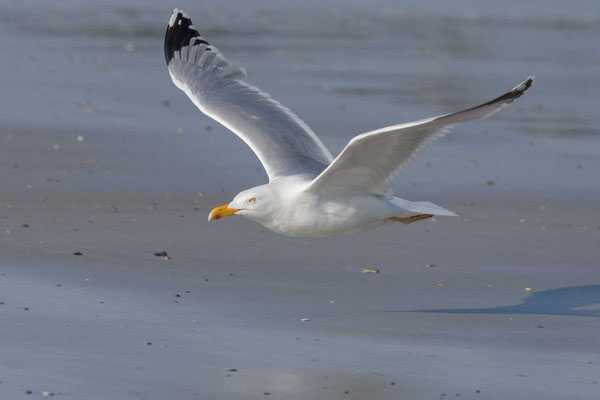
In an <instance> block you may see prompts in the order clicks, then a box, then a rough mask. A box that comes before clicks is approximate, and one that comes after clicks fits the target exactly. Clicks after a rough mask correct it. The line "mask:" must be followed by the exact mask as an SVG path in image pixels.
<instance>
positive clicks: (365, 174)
mask: <svg viewBox="0 0 600 400" xmlns="http://www.w3.org/2000/svg"><path fill="white" fill-rule="evenodd" d="M533 80H534V78H533V76H530V77H529V78H527V80H526V81H524V82H522V83H520V84H519V85H517V86H516V87H515V88H513V89H512V90H511V91H509V92H507V93H505V94H503V95H502V96H500V97H497V98H495V99H494V100H491V101H489V102H487V103H484V104H481V105H479V106H476V107H473V108H469V109H467V110H464V111H460V112H457V113H454V114H446V115H441V116H438V117H433V118H427V119H423V120H420V121H415V122H409V123H404V124H400V125H394V126H389V127H386V128H382V129H378V130H375V131H372V132H367V133H363V134H361V135H358V136H356V137H354V138H353V139H352V140H351V141H350V142H349V143H348V144H347V145H346V147H345V148H344V150H342V152H341V153H340V154H339V155H338V156H337V157H336V158H335V160H334V161H333V162H332V163H331V164H330V165H329V167H327V169H325V171H323V172H322V173H321V174H320V175H319V176H318V177H316V178H315V179H314V180H313V181H312V182H311V183H310V184H309V185H308V187H307V190H312V191H317V190H327V191H338V192H352V193H365V192H366V193H373V194H380V195H385V194H388V192H389V182H390V180H391V179H392V178H393V176H394V175H395V174H396V173H397V172H399V171H400V170H401V169H402V168H403V167H404V166H405V165H406V164H408V162H410V161H411V160H412V158H414V156H415V155H416V154H417V153H418V152H419V151H420V150H422V149H423V148H425V147H426V146H427V145H428V144H429V143H431V142H432V141H434V140H435V139H437V138H439V137H441V136H443V135H444V134H445V133H447V132H448V131H450V130H451V129H452V128H453V127H454V126H455V125H456V124H458V123H461V122H467V121H472V120H478V119H482V118H486V117H489V116H490V115H492V114H495V113H497V112H498V111H500V110H502V109H503V108H504V107H506V106H507V105H508V104H510V103H512V102H513V101H514V100H515V99H517V98H519V97H521V96H522V95H523V93H525V91H526V90H527V89H529V88H530V87H531V85H532V84H533Z"/></svg>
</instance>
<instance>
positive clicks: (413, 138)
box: [164, 9, 534, 237]
mask: <svg viewBox="0 0 600 400" xmlns="http://www.w3.org/2000/svg"><path fill="white" fill-rule="evenodd" d="M164 50H165V58H166V61H167V66H168V69H169V74H170V76H171V79H172V80H173V83H174V84H175V86H177V87H178V88H179V89H181V90H182V91H183V92H185V94H186V95H187V96H188V97H189V98H190V100H192V102H193V103H194V104H195V105H196V106H197V107H198V108H199V109H200V111H202V112H203V113H204V114H206V115H207V116H209V117H211V118H212V119H214V120H215V121H217V122H219V123H220V124H222V125H224V126H225V127H226V128H228V129H229V130H231V131H232V132H233V133H235V134H236V135H237V136H239V138H240V139H242V140H243V141H244V142H245V143H246V144H247V145H248V146H249V147H250V148H251V149H252V151H254V153H255V154H256V156H257V157H258V159H259V160H260V162H261V163H262V165H263V167H264V169H265V170H266V173H267V175H268V178H269V183H267V184H265V185H261V186H256V187H253V188H251V189H248V190H244V191H242V192H240V193H239V194H238V195H236V196H235V197H234V199H233V200H232V201H231V202H230V203H228V204H225V205H224V206H221V207H217V208H215V209H213V210H212V211H211V212H210V215H209V216H208V220H209V221H210V220H212V219H215V220H216V219H220V218H223V217H226V216H230V215H234V214H235V215H240V216H242V217H245V218H248V219H250V220H252V221H255V222H258V223H260V224H262V225H264V226H265V227H267V228H268V229H270V230H272V231H274V232H276V233H279V234H282V235H286V236H292V237H329V236H338V235H347V234H353V233H358V232H361V231H364V230H366V229H371V228H375V227H378V226H382V225H386V224H389V223H393V222H401V223H404V224H410V223H413V222H416V221H421V220H424V219H427V218H431V217H433V216H434V215H439V216H456V214H455V213H453V212H452V211H449V210H446V209H444V208H442V207H440V206H438V205H435V204H433V203H431V202H429V201H419V202H413V201H408V200H404V199H401V198H399V197H395V196H394V194H393V192H392V190H391V189H390V181H391V180H392V178H393V177H394V176H395V175H396V174H397V173H398V172H399V171H400V170H401V169H402V168H403V167H404V166H406V164H407V163H408V162H409V161H411V160H412V159H413V158H414V156H415V154H416V153H417V152H419V151H420V150H422V149H423V148H424V147H425V146H427V145H428V144H429V143H431V142H432V141H433V140H435V139H437V138H439V137H441V136H443V135H444V134H445V133H447V132H448V131H449V130H450V129H451V128H453V127H454V126H455V125H456V124H458V123H460V122H467V121H472V120H478V119H483V118H486V117H489V116H490V115H492V114H495V113H496V112H498V111H500V110H501V109H503V108H504V107H506V106H507V105H508V104H510V103H512V102H513V101H514V100H515V99H517V98H519V97H521V95H523V93H525V91H526V90H527V89H529V88H530V87H531V85H532V84H533V80H534V77H533V76H530V77H529V78H527V80H525V81H524V82H522V83H520V84H519V85H517V86H516V87H515V88H514V89H512V90H510V91H509V92H507V93H505V94H503V95H502V96H500V97H497V98H495V99H494V100H491V101H488V102H487V103H483V104H481V105H478V106H476V107H472V108H469V109H466V110H463V111H460V112H456V113H453V114H445V115H441V116H437V117H433V118H426V119H422V120H419V121H414V122H408V123H403V124H399V125H394V126H388V127H385V128H381V129H377V130H374V131H371V132H366V133H363V134H360V135H358V136H356V137H354V138H352V140H350V142H349V143H348V144H347V145H346V147H345V148H344V149H343V150H342V152H341V153H340V154H339V155H338V156H337V157H335V159H334V158H333V157H332V155H331V153H330V152H329V150H327V148H326V147H325V145H323V143H322V142H321V140H320V139H319V138H318V137H317V135H315V133H314V132H313V131H312V130H311V129H310V128H309V127H308V125H306V124H305V123H304V122H303V121H302V120H301V119H300V118H298V117H297V116H296V114H294V113H293V112H292V111H290V110H289V109H288V108H286V107H285V106H283V105H282V104H281V103H279V102H277V101H275V100H274V99H272V98H271V96H270V95H268V94H267V93H265V92H263V91H262V90H260V89H259V88H257V87H255V86H252V85H250V84H248V83H247V82H246V71H245V70H244V69H243V68H239V67H236V66H234V65H232V64H231V62H229V61H228V60H227V59H226V58H225V57H224V56H223V55H222V54H221V52H220V51H219V49H217V47H215V46H213V45H211V44H209V43H208V42H207V41H206V39H205V38H204V37H203V36H201V35H200V33H198V31H197V30H196V28H195V27H194V25H192V21H191V19H190V17H189V16H188V15H187V14H186V13H185V12H183V11H182V10H179V9H175V10H174V11H173V14H172V15H171V18H170V20H169V24H168V26H167V31H166V34H165V44H164Z"/></svg>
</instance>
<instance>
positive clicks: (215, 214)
mask: <svg viewBox="0 0 600 400" xmlns="http://www.w3.org/2000/svg"><path fill="white" fill-rule="evenodd" d="M238 211H240V209H239V208H229V204H225V205H224V206H221V207H217V208H215V209H213V210H212V211H211V212H210V214H208V220H209V221H210V220H211V219H219V218H223V217H227V216H229V215H233V214H235V213H236V212H238Z"/></svg>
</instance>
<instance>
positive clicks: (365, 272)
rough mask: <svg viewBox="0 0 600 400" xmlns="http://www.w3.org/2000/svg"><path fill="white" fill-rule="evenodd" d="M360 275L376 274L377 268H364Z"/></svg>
mask: <svg viewBox="0 0 600 400" xmlns="http://www.w3.org/2000/svg"><path fill="white" fill-rule="evenodd" d="M361 273H363V274H378V273H379V268H375V269H371V268H365V269H363V270H362V271H361Z"/></svg>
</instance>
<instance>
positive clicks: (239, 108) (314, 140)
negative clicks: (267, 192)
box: [165, 9, 333, 181]
mask: <svg viewBox="0 0 600 400" xmlns="http://www.w3.org/2000/svg"><path fill="white" fill-rule="evenodd" d="M165 58H166V61H167V65H168V67H169V73H170V75H171V78H172V79H173V83H175V85H176V86H177V87H179V88H180V89H181V90H183V91H184V92H185V93H186V94H187V95H188V97H189V98H190V99H191V100H192V102H193V103H194V104H195V105H196V106H197V107H198V108H199V109H200V110H201V111H202V112H203V113H205V114H206V115H208V116H209V117H211V118H213V119H214V120H216V121H218V122H219V123H221V124H222V125H224V126H225V127H227V128H229V129H230V130H231V131H233V132H234V133H235V134H236V135H238V136H239V137H240V138H241V139H242V140H243V141H244V142H246V144H248V146H250V148H251V149H252V150H253V151H254V153H255V154H256V156H257V157H258V158H259V160H260V161H261V163H262V164H263V167H264V168H265V170H266V172H267V175H268V176H269V180H270V181H272V180H274V179H276V178H278V177H281V176H288V175H297V174H305V175H310V176H313V177H314V176H317V175H318V174H319V173H321V172H322V171H323V170H324V169H325V168H326V167H327V166H328V165H329V164H330V163H331V160H332V159H333V157H332V156H331V153H329V151H328V150H327V148H326V147H325V146H324V145H323V143H322V142H321V140H319V138H318V137H317V135H315V133H314V132H313V131H312V130H311V129H310V128H309V127H308V126H307V125H306V124H305V123H304V122H303V121H302V120H300V118H298V117H297V116H296V115H295V114H294V113H292V112H291V111H290V110H289V109H288V108H286V107H284V106H282V105H281V104H280V103H279V102H277V101H275V100H273V99H272V98H271V97H270V96H269V95H268V94H267V93H265V92H263V91H261V90H260V89H258V88H256V87H254V86H251V85H249V84H248V83H246V82H245V81H244V79H245V78H246V73H245V71H244V70H243V69H242V68H236V67H234V66H232V65H231V63H230V62H229V61H228V60H227V59H226V58H225V57H223V55H221V53H220V52H219V50H218V49H217V48H216V47H215V46H212V45H210V44H209V43H208V42H207V41H206V40H205V39H204V38H203V37H202V36H200V34H199V33H198V31H197V30H196V29H195V28H194V26H193V25H192V21H191V20H190V18H189V17H188V16H187V15H186V14H185V13H184V12H183V11H180V10H177V9H175V11H174V12H173V15H172V16H171V20H170V21H169V25H168V26H167V32H166V34H165Z"/></svg>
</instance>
